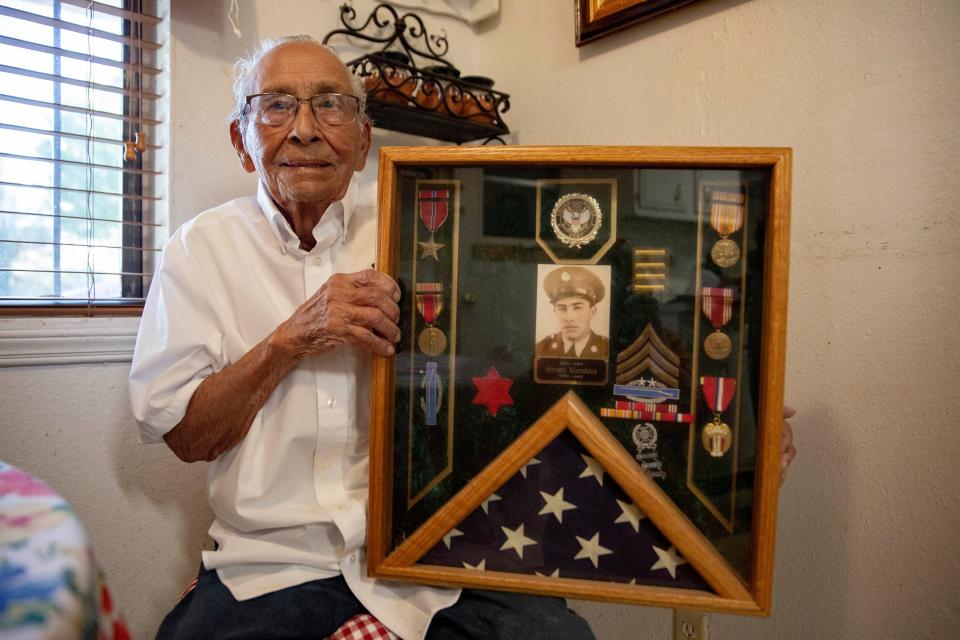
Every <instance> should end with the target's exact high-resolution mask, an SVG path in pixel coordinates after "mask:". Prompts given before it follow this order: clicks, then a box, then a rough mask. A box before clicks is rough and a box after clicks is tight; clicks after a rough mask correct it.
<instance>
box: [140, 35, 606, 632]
mask: <svg viewBox="0 0 960 640" xmlns="http://www.w3.org/2000/svg"><path fill="white" fill-rule="evenodd" d="M238 72H239V73H238V77H237V79H236V83H235V94H236V95H235V98H236V107H235V110H234V114H233V119H232V122H231V123H230V139H231V140H232V142H233V146H234V149H235V150H236V153H237V155H238V157H239V159H240V163H241V165H242V166H243V167H244V169H245V170H247V171H249V172H254V171H255V172H256V173H257V174H258V176H259V178H260V183H259V187H258V192H257V196H256V197H255V198H254V197H247V198H238V199H236V200H233V201H231V202H228V203H225V204H223V205H220V206H218V207H215V208H213V209H211V210H209V211H206V212H204V213H201V214H200V215H199V216H197V217H196V218H195V219H193V220H191V221H190V222H188V223H187V224H185V225H183V227H181V228H180V229H179V230H177V231H176V232H175V233H174V234H173V235H172V237H171V238H170V240H169V242H168V243H167V246H166V247H165V249H164V253H163V257H162V260H161V262H160V265H159V267H158V269H157V273H156V276H155V278H154V281H153V284H152V286H151V289H150V295H149V298H148V300H147V304H146V306H145V308H144V312H143V320H142V323H141V327H140V334H139V336H138V339H137V347H136V352H135V355H134V361H133V366H132V369H131V373H130V394H131V399H132V404H133V409H134V415H135V417H136V419H137V422H138V424H139V426H140V431H141V437H142V439H143V440H144V441H147V442H158V441H160V440H163V441H164V442H166V444H167V445H168V446H169V447H170V448H171V449H172V450H173V451H174V452H175V453H176V455H177V456H178V457H180V458H181V459H183V460H185V461H188V462H193V461H197V460H206V461H208V462H210V466H209V471H208V493H209V501H210V505H211V507H212V509H213V512H214V515H215V520H214V523H213V525H212V526H211V528H210V536H211V537H212V538H213V540H214V542H215V544H216V548H215V549H214V550H212V551H204V552H203V564H202V567H201V571H200V574H199V576H198V579H197V581H196V587H195V588H194V589H193V591H192V592H191V593H189V594H188V595H187V596H186V597H185V598H183V599H182V600H181V601H180V602H179V603H178V604H177V606H176V607H175V609H174V610H173V611H172V612H171V613H170V614H169V615H168V616H167V618H166V619H165V621H164V623H163V625H162V626H161V629H160V631H159V637H169V638H217V637H230V638H258V639H262V638H297V637H310V638H318V637H325V636H327V635H329V634H330V633H331V632H333V631H334V630H335V629H336V628H337V627H339V626H340V625H341V624H342V623H343V622H344V621H345V620H347V619H349V618H351V617H352V616H354V615H356V614H358V613H361V612H364V611H369V612H371V613H372V614H373V615H375V616H376V617H377V618H378V619H379V620H381V621H382V622H383V623H384V624H385V625H386V626H387V627H389V628H390V629H391V630H392V631H393V632H395V633H396V634H397V635H399V636H400V637H402V638H408V639H413V638H417V639H419V638H423V637H427V638H437V639H441V638H478V639H479V638H484V639H489V638H520V637H524V638H528V639H533V638H590V637H592V634H591V633H590V630H589V627H588V626H587V625H586V623H585V622H584V621H583V620H582V619H581V618H580V617H579V616H577V615H576V614H574V613H573V612H571V611H569V610H568V609H567V607H566V603H565V602H564V601H563V600H562V599H558V598H540V597H533V596H524V595H517V594H501V593H491V592H483V591H475V590H464V591H463V593H462V594H461V593H460V591H459V590H455V589H440V588H431V587H421V586H415V585H402V584H399V583H382V582H379V581H375V580H372V579H370V578H368V577H367V576H366V563H365V556H364V548H363V545H364V540H365V538H364V536H365V528H366V522H365V517H366V516H365V512H366V500H367V482H368V479H367V447H368V435H369V417H370V416H369V406H370V402H369V400H370V388H369V377H370V376H369V369H370V354H371V353H375V354H378V355H381V356H389V355H391V354H393V353H394V347H393V344H394V343H395V342H396V341H397V340H398V339H399V337H400V332H399V329H398V327H397V319H398V316H399V308H398V306H397V302H398V300H399V299H400V291H399V288H398V287H397V284H396V283H395V282H394V281H393V280H392V279H390V278H389V277H387V276H385V275H383V274H381V273H378V272H376V271H373V270H372V269H371V268H370V267H371V266H372V264H373V262H374V250H375V247H376V229H375V224H376V220H375V212H374V210H373V208H372V207H369V206H361V205H360V204H359V203H358V202H357V187H356V184H355V183H354V182H353V180H352V178H353V175H354V172H356V171H359V170H360V169H362V168H363V166H364V164H365V162H366V155H367V151H368V149H369V147H370V123H369V122H368V121H367V119H366V117H365V114H364V100H365V94H364V92H363V87H362V84H361V83H360V82H359V80H358V79H357V78H355V77H354V76H353V75H352V74H351V73H350V72H349V71H348V70H347V69H346V68H345V67H344V65H343V64H342V63H341V62H340V60H339V59H338V58H337V57H336V56H335V55H334V54H333V53H332V52H331V50H329V49H327V48H325V47H323V46H321V45H320V44H319V43H317V42H316V41H314V40H312V39H310V38H307V37H303V36H298V37H294V38H285V39H282V40H279V41H273V42H267V43H264V44H263V45H261V47H260V48H259V49H258V50H257V51H256V52H255V53H254V54H253V55H252V56H251V57H250V58H249V59H246V60H242V61H240V62H239V63H238Z"/></svg>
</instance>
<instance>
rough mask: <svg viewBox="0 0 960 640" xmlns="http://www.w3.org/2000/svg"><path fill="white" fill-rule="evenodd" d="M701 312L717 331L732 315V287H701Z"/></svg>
mask: <svg viewBox="0 0 960 640" xmlns="http://www.w3.org/2000/svg"><path fill="white" fill-rule="evenodd" d="M701 296H702V300H703V314H704V315H705V316H707V318H709V319H710V324H712V325H713V328H714V329H716V330H717V331H719V330H720V327H722V326H724V325H725V324H727V323H728V322H730V318H732V317H733V289H731V288H729V287H703V289H702V290H701Z"/></svg>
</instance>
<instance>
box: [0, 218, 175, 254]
mask: <svg viewBox="0 0 960 640" xmlns="http://www.w3.org/2000/svg"><path fill="white" fill-rule="evenodd" d="M81 219H82V220H86V219H87V218H81ZM0 243H5V244H35V245H41V246H45V247H58V246H59V247H81V248H88V247H89V248H90V249H117V250H118V251H146V252H151V251H153V252H157V251H160V249H144V248H142V247H125V246H119V245H109V244H79V243H76V242H40V241H39V240H8V239H6V238H0Z"/></svg>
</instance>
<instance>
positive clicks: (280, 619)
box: [157, 568, 594, 640]
mask: <svg viewBox="0 0 960 640" xmlns="http://www.w3.org/2000/svg"><path fill="white" fill-rule="evenodd" d="M364 611H366V609H364V608H363V605H362V604H360V601H359V600H357V599H356V597H354V595H353V593H351V592H350V589H349V588H348V587H347V583H346V582H345V581H344V579H343V577H341V576H337V577H336V578H327V579H326V580H314V581H313V582H307V583H304V584H301V585H297V586H295V587H290V588H289V589H283V590H281V591H274V592H273V593H268V594H266V595H262V596H260V597H258V598H253V599H251V600H244V601H243V602H239V601H237V600H235V599H234V598H233V596H232V595H231V594H230V591H229V590H228V589H227V588H226V587H225V586H224V585H223V583H222V582H220V578H218V577H217V572H216V571H208V570H206V569H203V568H201V570H200V575H199V577H198V579H197V586H196V588H195V589H194V590H193V591H191V592H190V593H189V594H188V595H187V596H186V597H185V598H184V599H183V600H181V601H180V602H179V603H178V604H177V606H176V607H174V609H173V611H171V612H170V613H169V614H167V617H166V618H165V619H164V621H163V624H162V625H160V630H159V631H158V632H157V638H158V640H165V639H167V638H171V639H176V640H191V639H193V638H203V639H208V638H209V639H211V640H213V639H221V638H222V639H228V638H229V639H240V638H250V639H255V640H267V639H270V638H325V637H326V636H328V635H330V634H331V633H333V632H334V631H335V630H336V629H337V628H338V627H339V626H340V625H342V624H343V623H344V622H346V621H347V620H348V619H350V618H352V617H353V616H355V615H357V614H358V613H363V612H364ZM593 637H594V636H593V633H591V631H590V627H589V626H588V625H587V623H586V621H585V620H584V619H583V618H581V617H580V616H578V615H577V614H576V613H574V612H573V611H571V610H570V609H568V608H567V603H566V601H565V600H563V599H562V598H547V597H542V596H532V595H525V594H517V593H500V592H497V591H481V590H479V589H464V590H463V594H462V595H461V596H460V599H459V600H458V601H457V602H456V604H454V605H453V606H451V607H448V608H446V609H442V610H440V611H438V612H437V614H436V615H435V616H434V617H433V621H432V622H431V623H430V628H429V629H428V630H427V640H514V639H517V640H541V639H542V640H547V639H550V640H567V639H569V640H592V639H593Z"/></svg>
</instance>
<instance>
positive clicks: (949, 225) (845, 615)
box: [480, 0, 960, 640]
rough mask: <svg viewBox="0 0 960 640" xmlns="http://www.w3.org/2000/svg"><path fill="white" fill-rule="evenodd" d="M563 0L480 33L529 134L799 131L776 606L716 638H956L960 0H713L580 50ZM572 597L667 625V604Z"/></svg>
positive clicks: (485, 58) (642, 622)
mask: <svg viewBox="0 0 960 640" xmlns="http://www.w3.org/2000/svg"><path fill="white" fill-rule="evenodd" d="M572 4H573V3H572V2H558V1H556V0H524V1H523V2H520V1H519V0H508V1H506V2H504V3H503V5H502V6H503V9H502V13H501V16H500V18H499V20H496V21H494V22H493V23H491V24H488V25H486V30H485V31H484V33H483V34H482V36H481V41H480V52H481V62H482V64H483V67H484V70H485V72H486V73H488V74H489V75H491V76H493V77H495V78H496V79H497V84H498V86H500V87H502V88H503V90H504V91H507V92H508V93H510V94H511V95H512V104H513V107H512V109H511V111H510V113H509V116H510V117H509V121H508V122H509V124H510V125H511V127H512V128H513V129H515V130H516V131H517V132H518V136H519V139H520V141H521V142H523V143H525V144H527V143H529V144H637V145H760V146H762V145H767V146H790V147H793V149H794V175H793V238H792V247H791V250H792V254H791V255H792V260H791V278H790V326H789V353H788V369H787V398H788V399H789V400H790V401H791V402H793V403H794V404H796V405H797V406H798V407H799V409H800V415H799V417H798V418H797V419H796V421H795V425H796V430H797V432H798V435H797V439H798V441H799V446H800V457H799V458H798V460H797V462H796V463H795V468H794V469H793V470H792V473H791V478H790V481H789V483H788V484H787V486H786V487H785V489H784V491H783V494H782V498H781V507H780V535H779V543H778V553H777V571H776V581H775V595H774V609H773V615H772V617H771V618H770V619H750V618H738V617H734V616H718V615H715V616H711V621H712V623H713V625H712V626H713V630H714V633H713V637H714V638H726V639H740V638H756V639H758V640H759V639H761V638H763V639H766V638H778V639H780V638H784V639H797V640H800V639H807V638H845V639H846V638H955V637H958V631H957V630H958V629H960V604H958V603H960V552H958V550H957V531H958V528H960V508H958V499H957V489H958V487H960V471H958V469H960V465H958V463H957V460H958V457H960V429H958V428H957V423H958V419H960V402H958V394H957V392H956V386H957V382H956V380H957V378H958V376H960V357H958V348H960V333H958V331H957V321H956V318H957V317H958V314H960V296H958V293H957V286H956V280H957V273H958V269H960V258H958V255H960V229H958V223H960V221H958V216H957V209H958V203H960V172H958V169H957V164H958V162H960V138H958V135H957V132H958V129H960V71H958V69H960V37H958V34H960V3H958V2H956V1H955V0H947V1H939V2H934V1H927V2H914V1H908V0H897V1H886V2H875V1H873V2H871V1H866V0H843V1H842V2H836V1H831V0H808V1H806V2H796V1H791V0H750V1H746V2H742V1H740V2H738V1H735V0H701V1H700V2H697V3H694V4H693V5H691V6H689V7H686V8H685V9H683V10H680V11H678V12H676V13H674V14H672V15H667V16H663V17H661V18H658V19H656V20H654V21H653V22H649V23H646V24H643V25H637V26H635V27H632V28H630V29H629V30H627V31H623V32H620V33H618V34H615V35H612V36H610V37H608V38H605V39H603V40H600V41H598V42H596V43H594V44H591V45H587V46H586V47H584V48H581V49H576V48H575V47H574V46H573V33H574V25H573V12H572V8H571V5H572ZM578 607H579V608H581V609H582V610H583V611H585V612H586V613H587V615H588V616H589V617H590V619H591V620H592V622H593V624H594V627H595V629H596V631H597V634H598V636H599V637H601V638H604V639H608V638H609V639H611V640H620V639H622V640H628V639H629V640H641V639H647V638H650V639H653V638H666V637H668V630H669V626H670V615H669V613H668V612H664V611H656V610H644V609H637V608H631V607H620V606H610V605H595V604H588V605H584V606H582V607H580V605H578Z"/></svg>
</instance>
